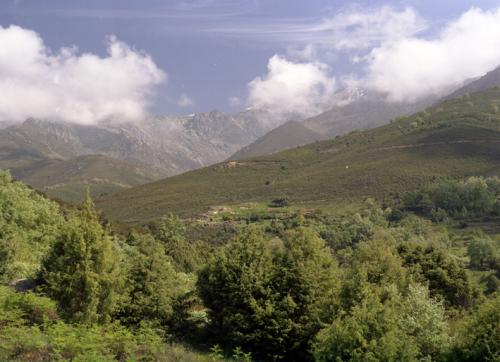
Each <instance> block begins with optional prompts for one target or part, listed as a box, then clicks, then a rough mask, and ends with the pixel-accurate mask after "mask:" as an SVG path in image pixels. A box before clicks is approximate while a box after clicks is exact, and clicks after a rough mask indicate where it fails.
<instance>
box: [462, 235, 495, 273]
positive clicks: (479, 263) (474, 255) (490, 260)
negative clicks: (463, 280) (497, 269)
mask: <svg viewBox="0 0 500 362" xmlns="http://www.w3.org/2000/svg"><path fill="white" fill-rule="evenodd" d="M499 246H500V245H498V243H495V241H493V240H492V239H491V238H489V237H488V236H486V235H484V234H482V233H480V235H474V236H472V238H471V239H470V240H469V242H468V244H467V254H468V255H469V258H470V265H471V267H473V268H475V269H478V270H488V269H492V268H494V266H495V263H497V260H498V248H499Z"/></svg>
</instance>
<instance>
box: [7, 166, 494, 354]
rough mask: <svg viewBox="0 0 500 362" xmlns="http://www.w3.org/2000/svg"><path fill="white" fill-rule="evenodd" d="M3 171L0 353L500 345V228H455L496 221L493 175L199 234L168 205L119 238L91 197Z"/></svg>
mask: <svg viewBox="0 0 500 362" xmlns="http://www.w3.org/2000/svg"><path fill="white" fill-rule="evenodd" d="M0 183H1V185H0V186H1V187H0V279H1V281H2V282H3V286H0V360H14V361H15V360H18V361H46V360H75V361H89V360H92V361H94V360H95V361H107V360H120V361H125V360H130V361H137V360H139V361H151V360H164V361H217V360H235V361H249V360H258V361H260V360H271V361H272V360H286V361H293V360H297V361H307V360H318V361H332V360H338V361H349V360H353V361H400V360H403V361H423V360H426V361H427V360H435V361H479V360H485V361H495V360H498V359H499V358H500V351H499V341H500V327H499V326H500V296H499V290H498V289H499V285H500V283H499V278H500V272H499V265H500V261H499V240H500V239H499V236H498V235H495V234H494V233H493V234H492V233H490V234H487V233H485V232H483V231H481V230H479V229H471V228H469V227H466V226H464V224H467V222H468V221H469V220H471V219H474V220H477V219H478V218H479V219H485V220H490V222H493V223H495V222H498V219H496V218H497V217H498V214H499V196H500V181H499V180H498V179H495V178H490V179H482V178H471V179H468V180H465V181H449V180H445V181H442V182H437V183H434V184H431V185H428V186H426V187H423V188H422V189H420V190H417V191H415V192H409V193H406V194H403V195H392V198H391V199H390V201H387V202H384V207H380V206H379V205H378V204H377V203H376V202H374V201H372V200H368V201H367V202H366V203H365V204H364V205H363V207H362V208H361V209H359V210H358V211H357V212H353V213H349V214H347V215H344V216H338V215H332V214H329V213H326V212H321V211H316V212H313V213H308V214H307V215H302V214H300V213H297V214H295V215H289V216H288V217H283V218H272V217H271V218H266V219H263V220H257V221H256V222H252V221H251V220H247V221H246V222H242V223H233V224H231V226H230V227H229V226H227V225H228V224H230V223H231V222H230V221H226V222H224V225H226V226H225V229H224V228H222V229H220V230H219V231H218V232H217V233H214V234H210V235H211V236H210V237H207V238H206V239H205V240H193V235H200V231H199V229H198V228H199V226H193V225H192V224H185V223H183V222H182V221H181V220H179V219H178V218H177V217H175V216H172V215H168V216H166V217H165V218H163V219H162V220H160V221H159V222H158V223H156V224H153V225H150V226H148V227H146V228H142V229H141V230H137V231H134V230H131V231H130V232H129V233H128V234H127V235H121V234H120V233H117V232H116V231H113V230H111V229H110V226H109V225H108V224H107V223H103V222H102V221H101V219H100V217H99V215H98V213H97V212H96V211H95V209H94V207H93V205H92V202H91V200H90V199H87V200H86V201H85V203H84V204H83V205H82V206H81V207H80V208H78V209H67V208H65V207H61V206H59V205H57V204H55V203H54V202H52V201H49V200H47V199H45V198H44V197H43V196H41V195H39V194H37V193H36V192H34V191H32V190H30V189H28V188H27V187H26V186H24V185H22V184H20V183H16V182H13V181H12V180H11V178H10V176H9V175H8V174H5V173H2V174H0ZM437 216H439V217H437ZM491 220H493V221H491ZM247 224H251V225H247ZM226 227H227V228H226ZM225 230H226V231H225ZM19 279H27V280H29V281H32V282H33V284H36V287H35V288H32V289H30V290H29V291H24V292H22V291H19V290H18V291H16V290H15V288H14V287H12V286H8V284H9V283H12V282H14V285H15V287H16V288H17V289H20V286H21V285H23V284H22V282H23V280H21V282H20V281H19ZM183 346H189V347H183ZM193 350H198V352H194V351H193Z"/></svg>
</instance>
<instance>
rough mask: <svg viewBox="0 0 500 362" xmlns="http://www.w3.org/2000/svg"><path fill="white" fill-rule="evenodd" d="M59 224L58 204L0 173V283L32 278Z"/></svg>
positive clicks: (60, 222)
mask: <svg viewBox="0 0 500 362" xmlns="http://www.w3.org/2000/svg"><path fill="white" fill-rule="evenodd" d="M62 222H63V218H62V216H61V214H60V212H59V207H58V206H57V204H55V203H54V202H51V201H49V200H47V199H45V198H44V197H42V196H41V195H39V194H37V193H36V192H35V191H33V190H31V189H29V188H28V187H26V186H25V185H23V184H21V183H19V182H14V181H12V178H11V176H10V175H9V173H7V172H3V171H0V281H10V280H12V279H16V278H24V277H32V276H34V275H35V273H36V272H37V271H38V269H39V266H40V261H41V259H42V258H43V257H44V255H45V254H46V252H47V251H48V249H49V247H50V245H51V243H52V241H53V239H54V237H55V236H56V235H57V234H58V232H59V228H60V225H61V224H62Z"/></svg>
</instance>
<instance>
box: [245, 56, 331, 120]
mask: <svg viewBox="0 0 500 362" xmlns="http://www.w3.org/2000/svg"><path fill="white" fill-rule="evenodd" d="M267 68H268V72H267V74H266V75H265V76H263V77H257V78H255V79H254V80H252V81H251V82H250V83H249V84H248V88H249V98H248V101H249V103H250V105H251V106H252V107H255V108H260V109H267V110H271V111H273V112H276V113H279V114H283V115H286V114H298V115H302V116H309V115H313V114H315V113H319V112H321V111H322V110H324V108H325V106H326V105H328V104H329V102H330V101H331V99H332V96H333V94H334V91H335V79H334V78H332V77H330V76H329V68H328V66H327V65H325V64H323V63H320V62H309V63H294V62H291V61H289V60H287V59H285V58H284V57H282V56H279V55H274V56H273V57H272V58H271V59H269V62H268V65H267Z"/></svg>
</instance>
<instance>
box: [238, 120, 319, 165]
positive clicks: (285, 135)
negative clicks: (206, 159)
mask: <svg viewBox="0 0 500 362" xmlns="http://www.w3.org/2000/svg"><path fill="white" fill-rule="evenodd" d="M322 138H323V136H322V135H321V134H320V133H318V132H315V131H313V130H312V129H309V128H307V127H306V126H305V125H303V124H302V123H300V122H296V121H290V122H287V123H285V124H283V125H281V126H279V127H277V128H275V129H273V130H272V131H270V132H269V133H267V134H266V135H265V136H263V137H261V138H259V139H257V141H255V142H253V143H252V144H250V145H248V146H246V147H243V148H242V149H241V150H239V151H238V152H236V153H235V154H233V155H232V156H231V157H230V159H233V160H239V159H243V158H248V157H253V156H260V155H268V154H271V153H275V152H278V151H281V150H283V149H286V148H289V147H290V146H291V145H293V146H300V145H305V144H308V143H311V142H314V141H317V140H319V139H322Z"/></svg>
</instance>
